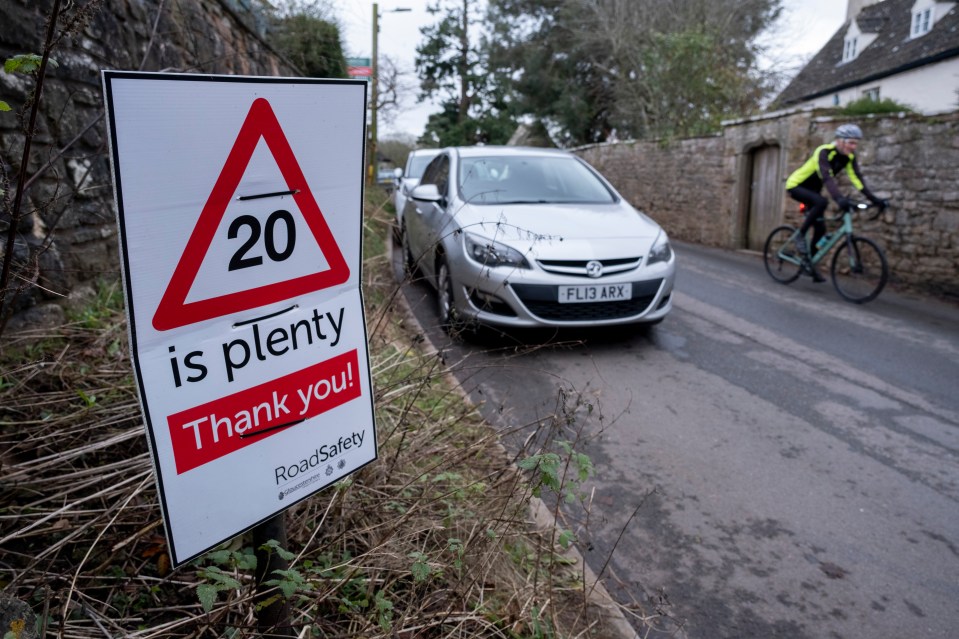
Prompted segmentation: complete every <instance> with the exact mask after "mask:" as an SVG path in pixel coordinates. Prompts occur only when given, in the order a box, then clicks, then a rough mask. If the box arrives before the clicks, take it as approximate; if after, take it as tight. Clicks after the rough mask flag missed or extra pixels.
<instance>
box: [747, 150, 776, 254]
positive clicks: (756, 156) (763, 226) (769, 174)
mask: <svg viewBox="0 0 959 639" xmlns="http://www.w3.org/2000/svg"><path fill="white" fill-rule="evenodd" d="M779 156H780V150H779V145H776V144H767V145H764V146H760V147H756V148H755V149H753V150H752V151H751V152H750V167H751V170H750V181H749V184H750V188H749V216H748V220H747V222H746V229H747V231H746V248H748V249H752V250H756V251H761V250H763V244H764V243H765V242H766V236H767V235H769V232H770V231H772V230H773V229H774V228H775V227H777V226H778V225H779V224H780V223H781V219H782V197H783V195H782V188H783V185H782V184H781V183H780V179H779Z"/></svg>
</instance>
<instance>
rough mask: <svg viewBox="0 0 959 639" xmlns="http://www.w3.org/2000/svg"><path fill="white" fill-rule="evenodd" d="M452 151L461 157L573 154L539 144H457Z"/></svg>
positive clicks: (567, 155)
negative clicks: (539, 145)
mask: <svg viewBox="0 0 959 639" xmlns="http://www.w3.org/2000/svg"><path fill="white" fill-rule="evenodd" d="M449 150H450V151H452V152H454V153H456V154H458V155H459V156H460V157H489V156H501V157H502V156H530V155H538V156H543V157H549V156H554V157H555V156H562V157H571V154H570V153H568V152H566V151H563V150H562V149H549V148H545V147H538V146H497V145H486V146H457V147H450V149H449Z"/></svg>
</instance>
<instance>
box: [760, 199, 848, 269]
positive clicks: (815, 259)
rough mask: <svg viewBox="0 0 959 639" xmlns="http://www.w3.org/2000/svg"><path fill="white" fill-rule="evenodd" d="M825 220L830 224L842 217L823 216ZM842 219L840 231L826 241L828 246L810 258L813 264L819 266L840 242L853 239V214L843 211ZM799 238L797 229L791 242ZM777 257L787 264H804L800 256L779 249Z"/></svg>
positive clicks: (824, 246) (818, 250)
mask: <svg viewBox="0 0 959 639" xmlns="http://www.w3.org/2000/svg"><path fill="white" fill-rule="evenodd" d="M857 208H858V207H857ZM823 219H824V220H825V221H826V222H827V223H828V222H835V221H837V220H839V219H840V217H839V216H833V217H827V216H823ZM841 219H842V224H840V226H839V228H838V229H836V230H835V231H833V232H832V233H831V237H830V238H829V239H828V240H827V241H826V244H824V245H823V247H822V248H820V249H817V250H816V253H815V255H812V256H810V258H809V259H810V261H811V262H812V263H813V264H818V263H819V262H820V261H822V259H823V258H824V257H826V255H828V254H829V251H831V250H832V249H833V247H834V246H836V245H837V244H839V243H840V242H847V241H849V239H850V238H852V235H853V230H852V212H851V211H843V214H842V218H841ZM798 237H799V229H798V228H797V229H796V232H795V233H793V235H792V238H790V242H794V241H795V240H796V238H798ZM784 248H785V247H784ZM777 256H778V257H779V258H780V259H781V260H783V261H785V262H790V263H792V264H796V265H801V264H802V260H801V259H800V258H799V257H798V256H794V255H790V254H787V253H784V252H783V249H779V252H778V253H777Z"/></svg>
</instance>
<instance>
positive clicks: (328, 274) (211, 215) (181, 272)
mask: <svg viewBox="0 0 959 639" xmlns="http://www.w3.org/2000/svg"><path fill="white" fill-rule="evenodd" d="M261 137H262V138H263V140H264V141H265V142H266V144H267V146H268V147H269V149H270V152H271V153H272V154H273V158H274V159H275V160H276V164H277V166H278V167H279V169H280V173H281V174H282V175H283V179H284V180H285V181H286V184H287V187H288V188H289V190H290V191H292V192H293V200H294V201H295V202H296V204H297V206H298V207H299V209H300V212H301V213H302V214H303V217H304V218H305V219H306V223H307V225H308V226H309V228H310V231H311V232H312V233H313V237H314V238H315V239H316V242H317V244H318V245H319V247H320V250H321V251H323V256H324V257H325V258H326V261H327V263H328V264H329V266H330V268H329V269H327V270H325V271H320V272H318V273H311V274H309V275H303V276H300V277H296V278H293V279H290V280H286V281H282V282H274V283H272V284H267V285H264V286H258V287H255V288H251V289H247V290H245V291H237V292H234V293H228V294H226V295H221V296H219V297H213V298H209V299H204V300H199V301H196V302H189V303H187V301H186V298H187V295H188V294H189V292H190V288H191V287H192V286H193V282H194V281H195V280H196V276H197V274H198V273H199V271H200V265H201V264H202V263H203V258H204V257H206V253H207V251H208V250H209V249H210V245H211V244H212V242H213V236H214V235H215V234H216V230H217V228H219V226H220V221H221V220H222V219H223V214H224V213H226V208H227V206H228V205H229V203H230V201H231V199H232V198H233V195H234V194H235V193H236V189H237V187H238V186H239V184H240V180H241V179H242V177H243V174H244V172H245V171H246V168H247V166H248V165H249V163H250V159H251V158H252V157H253V151H254V149H256V145H257V143H258V142H259V141H260V138H261ZM349 277H350V268H349V266H348V265H347V264H346V260H344V259H343V254H342V253H341V252H340V247H339V246H337V244H336V239H335V238H334V237H333V234H332V232H330V227H329V226H328V225H327V223H326V220H325V219H324V217H323V213H322V212H321V211H320V207H319V206H318V205H317V203H316V200H315V199H314V197H313V194H312V193H311V192H310V188H309V185H308V184H307V182H306V178H305V177H304V175H303V171H302V170H301V169H300V165H299V164H298V163H297V161H296V157H294V155H293V149H292V148H290V143H289V142H288V141H287V139H286V136H285V135H283V129H281V128H280V122H279V120H277V119H276V114H274V113H273V108H272V107H270V103H269V102H267V101H266V99H264V98H257V99H256V100H254V102H253V105H252V106H251V107H250V112H249V113H248V114H247V116H246V120H244V122H243V126H242V127H240V132H239V134H238V135H237V136H236V142H234V143H233V148H232V149H231V150H230V154H229V156H227V158H226V163H225V164H224V165H223V170H222V171H220V177H218V178H217V180H216V184H214V186H213V191H212V192H211V193H210V197H209V198H208V199H207V202H206V205H204V207H203V210H202V211H201V212H200V217H199V218H198V219H197V222H196V227H195V228H194V229H193V233H192V234H191V235H190V239H189V241H188V242H187V244H186V248H184V249H183V255H182V256H181V257H180V261H179V262H178V263H177V265H176V269H175V270H174V271H173V277H171V278H170V283H169V284H168V285H167V288H166V292H165V293H163V297H162V298H161V299H160V305H159V306H158V307H157V310H156V314H154V316H153V326H154V328H156V329H157V330H158V331H166V330H170V329H171V328H177V327H179V326H186V325H188V324H195V323H196V322H200V321H203V320H208V319H212V318H214V317H220V316H223V315H229V314H231V313H238V312H240V311H245V310H248V309H251V308H256V307H258V306H265V305H267V304H272V303H274V302H282V301H283V300H287V299H290V298H292V297H295V296H297V295H304V294H306V293H312V292H313V291H318V290H320V289H324V288H329V287H331V286H336V285H338V284H342V283H343V282H345V281H346V280H348V279H349Z"/></svg>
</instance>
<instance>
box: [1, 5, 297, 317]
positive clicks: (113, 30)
mask: <svg viewBox="0 0 959 639" xmlns="http://www.w3.org/2000/svg"><path fill="white" fill-rule="evenodd" d="M52 4H53V3H52V1H50V0H39V1H38V0H0V58H2V59H7V58H9V57H11V56H13V55H16V54H20V53H26V52H30V53H40V51H41V49H42V46H43V41H44V34H45V20H46V16H47V13H48V11H49V8H50V6H51V5H52ZM63 4H64V5H67V6H70V5H69V3H63ZM245 6H246V7H249V6H250V3H248V2H247V3H243V2H238V1H237V0H104V1H103V3H102V6H101V7H100V9H99V10H98V11H97V12H96V13H95V14H94V16H93V19H92V21H91V22H90V24H89V26H88V27H87V28H86V29H85V30H84V31H83V32H81V33H76V34H73V35H72V37H68V38H66V39H64V40H63V41H62V42H61V44H60V45H59V46H58V47H57V49H56V51H55V52H54V54H53V57H54V58H55V59H56V60H57V62H58V63H59V66H58V67H57V68H56V69H55V70H52V71H51V72H50V73H49V75H48V76H47V78H46V81H45V84H44V87H43V94H42V102H41V105H42V108H41V117H40V121H39V122H38V127H37V132H38V135H37V137H36V138H35V139H34V141H33V149H32V153H31V154H30V163H29V165H28V167H29V172H28V175H29V176H30V187H29V189H28V190H27V191H26V197H25V199H24V202H23V205H22V206H21V211H22V212H23V217H22V220H21V223H20V225H19V227H18V231H19V233H18V237H17V245H16V249H15V252H14V255H15V256H16V257H17V258H18V262H19V263H20V264H24V263H26V264H30V265H32V266H33V268H32V269H31V270H29V271H28V272H27V276H28V277H29V278H32V279H33V281H34V282H36V283H38V284H39V285H40V286H39V287H28V288H27V289H26V290H24V291H23V292H22V293H21V294H20V295H19V296H18V297H17V300H16V305H15V307H16V308H20V309H22V308H25V307H29V306H30V305H32V304H34V303H36V302H37V301H41V300H44V299H60V298H61V297H62V296H64V295H68V294H69V293H70V292H71V291H72V290H74V289H75V288H76V287H77V286H78V285H79V284H81V283H84V282H89V281H91V280H94V279H97V278H99V277H101V276H106V277H117V276H118V274H119V259H118V255H117V251H118V247H117V240H116V236H115V235H116V217H115V212H114V205H113V187H112V178H111V175H110V165H109V152H108V149H107V146H106V144H107V139H106V133H105V128H104V117H103V92H102V87H101V80H100V71H101V69H119V70H142V71H177V72H184V73H214V74H243V75H270V76H290V75H298V73H297V71H296V69H295V68H294V67H293V66H292V65H291V64H290V63H289V62H287V61H285V60H284V59H283V58H282V57H281V56H280V55H279V54H277V53H276V52H275V51H273V50H272V48H271V47H270V45H269V43H268V42H267V40H266V38H265V36H264V35H263V31H262V25H263V21H262V19H261V17H260V16H259V15H257V14H255V13H253V12H252V11H251V10H250V9H248V8H247V9H244V7H245ZM67 15H70V14H67ZM33 89H34V79H33V78H32V77H28V76H23V75H14V74H8V73H4V72H0V99H2V100H4V101H6V102H8V103H9V104H10V105H11V106H12V107H13V108H14V110H15V111H16V110H17V109H19V108H20V107H21V106H22V105H23V104H24V101H25V99H26V96H27V94H28V92H31V91H33ZM25 122H26V120H25V119H24V120H23V121H19V120H18V117H17V114H16V113H15V112H8V113H0V162H2V163H3V166H2V168H3V174H4V175H3V176H0V177H5V179H6V180H10V181H12V180H14V178H15V176H16V175H17V172H18V170H19V164H20V162H21V157H22V148H23V141H24V135H23V130H24V127H25ZM171 161H174V159H173V158H171ZM0 188H4V189H5V190H6V191H7V194H8V197H10V199H12V194H13V192H14V191H15V183H7V184H5V185H3V186H2V187H0ZM9 219H10V218H9V205H8V204H5V206H4V207H3V210H2V211H0V231H2V241H0V255H2V253H3V251H4V248H5V246H6V235H7V233H6V229H7V228H8V224H9Z"/></svg>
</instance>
